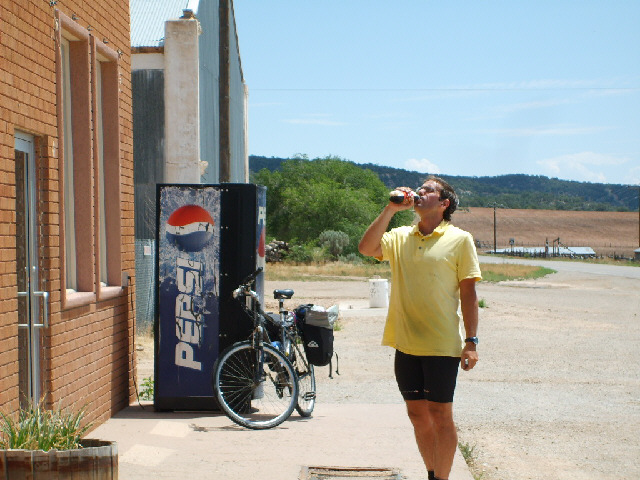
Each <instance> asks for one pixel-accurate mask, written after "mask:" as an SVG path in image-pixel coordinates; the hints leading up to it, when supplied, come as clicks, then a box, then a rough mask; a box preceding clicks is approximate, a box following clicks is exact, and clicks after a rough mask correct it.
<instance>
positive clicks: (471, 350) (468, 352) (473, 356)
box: [460, 343, 478, 371]
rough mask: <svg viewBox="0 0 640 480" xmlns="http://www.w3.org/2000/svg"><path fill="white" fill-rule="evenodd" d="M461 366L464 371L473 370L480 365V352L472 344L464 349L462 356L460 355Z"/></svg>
mask: <svg viewBox="0 0 640 480" xmlns="http://www.w3.org/2000/svg"><path fill="white" fill-rule="evenodd" d="M460 362H461V363H460V364H461V366H462V369H463V370H467V371H468V370H471V369H472V368H473V367H475V366H476V363H478V352H477V350H476V346H475V345H474V344H473V343H471V344H469V343H467V344H466V345H465V347H464V348H463V349H462V355H460Z"/></svg>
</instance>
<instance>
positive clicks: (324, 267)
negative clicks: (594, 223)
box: [265, 262, 555, 282]
mask: <svg viewBox="0 0 640 480" xmlns="http://www.w3.org/2000/svg"><path fill="white" fill-rule="evenodd" d="M480 269H481V270H482V277H483V280H484V281H487V282H502V281H505V280H526V279H532V278H540V277H544V276H545V275H549V274H551V273H555V270H551V269H550V268H545V267H535V266H531V265H516V264H506V263H505V264H493V263H482V264H480ZM265 275H266V279H267V280H271V281H323V280H325V281H336V280H354V279H362V278H375V277H378V278H386V279H391V269H390V267H389V264H388V263H387V262H381V263H375V264H352V263H345V262H330V263H314V264H310V265H293V264H288V263H269V264H268V265H267V268H266V270H265Z"/></svg>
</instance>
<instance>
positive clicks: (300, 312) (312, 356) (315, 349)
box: [295, 305, 333, 367]
mask: <svg viewBox="0 0 640 480" xmlns="http://www.w3.org/2000/svg"><path fill="white" fill-rule="evenodd" d="M311 308H312V305H301V306H299V307H298V308H297V309H296V311H295V312H296V317H297V319H298V327H299V328H300V331H301V333H302V341H303V343H304V353H305V354H306V356H307V360H308V361H309V363H311V364H312V365H315V366H316V367H324V366H325V365H329V363H330V362H331V357H333V325H332V323H329V320H328V313H327V312H321V311H313V310H312V309H311Z"/></svg>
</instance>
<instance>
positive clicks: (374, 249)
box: [358, 187, 413, 258]
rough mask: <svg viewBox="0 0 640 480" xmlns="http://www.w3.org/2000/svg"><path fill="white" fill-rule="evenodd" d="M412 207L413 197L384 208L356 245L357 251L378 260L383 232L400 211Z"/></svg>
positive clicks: (404, 188)
mask: <svg viewBox="0 0 640 480" xmlns="http://www.w3.org/2000/svg"><path fill="white" fill-rule="evenodd" d="M398 190H404V191H408V192H410V191H411V189H410V188H407V187H400V188H398ZM412 207H413V197H410V198H408V199H407V200H405V201H404V203H400V204H398V203H392V202H389V204H388V205H387V206H386V207H384V210H382V213H381V214H380V215H378V218H376V219H375V220H374V221H373V223H371V225H369V228H368V229H367V231H366V232H364V235H363V236H362V239H361V240H360V244H359V245H358V251H359V252H360V253H361V254H363V255H367V256H368V257H377V258H380V257H381V256H382V245H380V241H381V240H382V236H383V235H384V232H386V231H387V227H388V226H389V222H391V219H392V218H393V216H394V215H395V214H396V212H399V211H401V210H408V209H410V208H412Z"/></svg>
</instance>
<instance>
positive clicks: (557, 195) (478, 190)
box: [249, 155, 638, 212]
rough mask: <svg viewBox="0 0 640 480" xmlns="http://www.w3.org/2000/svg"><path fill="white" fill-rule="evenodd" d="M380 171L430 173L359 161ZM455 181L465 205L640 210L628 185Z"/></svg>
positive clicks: (387, 179)
mask: <svg viewBox="0 0 640 480" xmlns="http://www.w3.org/2000/svg"><path fill="white" fill-rule="evenodd" d="M287 160H289V159H287V158H277V157H263V156H257V155H250V156H249V169H250V170H251V172H258V171H260V170H262V169H263V168H266V169H267V170H269V171H274V170H278V169H279V168H280V164H281V163H282V162H285V161H287ZM356 165H357V166H359V167H361V168H363V169H369V170H372V171H373V172H375V173H377V174H378V177H379V178H380V180H381V181H382V182H383V183H384V184H385V185H386V186H387V187H388V188H389V189H393V188H394V187H397V186H409V187H418V186H419V185H421V184H422V181H423V180H424V178H425V177H426V176H427V174H426V173H421V172H416V171H409V170H404V169H402V168H393V167H386V166H381V165H374V164H372V163H367V164H356ZM439 176H440V177H442V178H443V179H444V180H445V181H447V182H449V183H451V185H453V186H454V187H455V189H456V192H458V195H459V196H460V206H461V207H463V208H464V207H489V206H493V205H494V204H496V205H498V206H500V207H502V208H525V209H532V208H533V209H544V210H577V211H581V210H584V211H620V212H626V211H635V210H637V209H638V189H637V188H635V187H630V186H628V185H617V184H608V183H590V182H576V181H570V180H559V179H557V178H549V177H545V176H543V175H524V174H514V175H499V176H495V177H463V176H452V175H439Z"/></svg>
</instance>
